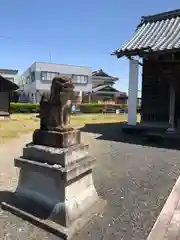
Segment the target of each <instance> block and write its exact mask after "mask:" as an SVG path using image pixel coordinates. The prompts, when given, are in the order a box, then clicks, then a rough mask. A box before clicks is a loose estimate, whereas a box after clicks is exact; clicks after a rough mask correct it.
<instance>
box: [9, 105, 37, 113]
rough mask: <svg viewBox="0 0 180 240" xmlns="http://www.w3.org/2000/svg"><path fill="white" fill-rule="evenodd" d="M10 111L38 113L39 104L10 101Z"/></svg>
mask: <svg viewBox="0 0 180 240" xmlns="http://www.w3.org/2000/svg"><path fill="white" fill-rule="evenodd" d="M10 111H11V113H38V112H39V104H31V103H10Z"/></svg>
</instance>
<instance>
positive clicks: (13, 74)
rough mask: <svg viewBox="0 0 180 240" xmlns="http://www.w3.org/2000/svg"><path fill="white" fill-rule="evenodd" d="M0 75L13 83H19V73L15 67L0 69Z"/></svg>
mask: <svg viewBox="0 0 180 240" xmlns="http://www.w3.org/2000/svg"><path fill="white" fill-rule="evenodd" d="M0 75H1V76H2V77H4V78H6V79H8V80H10V81H11V82H13V83H16V84H17V85H18V84H19V79H20V76H19V73H18V70H17V69H3V68H1V69H0Z"/></svg>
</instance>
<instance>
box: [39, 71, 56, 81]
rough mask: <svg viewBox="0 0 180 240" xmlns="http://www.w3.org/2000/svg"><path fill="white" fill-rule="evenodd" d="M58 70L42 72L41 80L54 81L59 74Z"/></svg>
mask: <svg viewBox="0 0 180 240" xmlns="http://www.w3.org/2000/svg"><path fill="white" fill-rule="evenodd" d="M59 75H60V73H58V72H44V71H43V72H41V80H43V81H52V80H53V78H54V77H57V76H59Z"/></svg>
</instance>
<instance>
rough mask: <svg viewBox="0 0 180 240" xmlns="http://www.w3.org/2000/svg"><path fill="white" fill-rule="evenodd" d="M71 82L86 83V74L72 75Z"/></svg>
mask: <svg viewBox="0 0 180 240" xmlns="http://www.w3.org/2000/svg"><path fill="white" fill-rule="evenodd" d="M72 79H73V83H77V84H87V83H88V76H86V75H72Z"/></svg>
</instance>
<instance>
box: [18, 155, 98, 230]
mask: <svg viewBox="0 0 180 240" xmlns="http://www.w3.org/2000/svg"><path fill="white" fill-rule="evenodd" d="M81 161H82V162H79V163H78V164H74V166H73V165H72V166H71V167H69V166H68V167H67V168H56V167H53V166H52V165H48V164H43V163H38V162H34V161H30V160H26V159H16V162H15V164H16V166H18V167H20V168H21V170H20V176H19V183H18V186H17V189H16V192H15V194H16V196H18V197H20V198H26V199H28V200H29V201H30V202H33V205H32V206H33V210H34V209H35V206H39V205H41V208H43V212H44V213H46V216H48V219H51V220H52V221H54V222H56V223H58V224H60V225H62V226H64V227H68V226H69V225H70V224H72V223H73V222H74V221H75V220H76V219H78V218H79V217H80V216H81V215H82V214H83V213H84V212H86V210H88V208H90V207H91V205H92V204H94V203H95V202H96V201H97V200H98V195H97V192H96V190H95V187H94V184H93V179H92V167H93V163H94V160H93V159H92V158H91V157H87V158H86V160H85V159H82V160H81Z"/></svg>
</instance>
